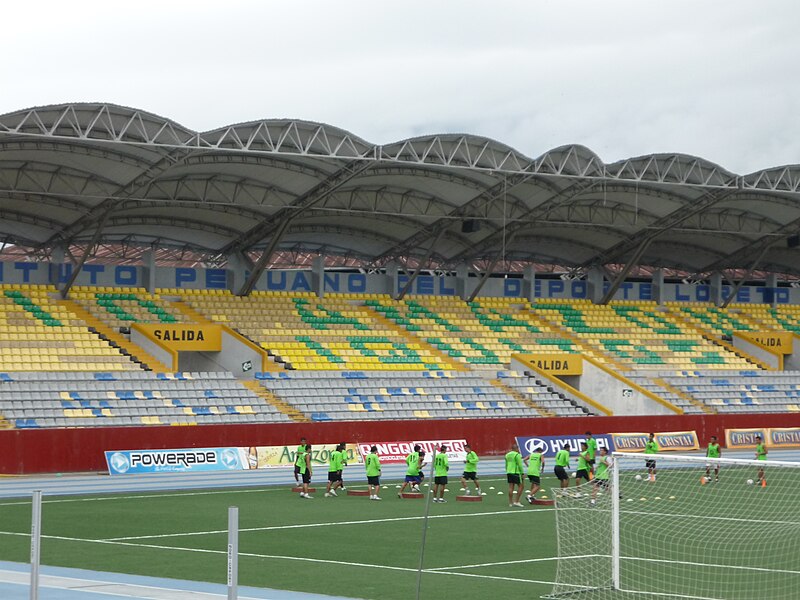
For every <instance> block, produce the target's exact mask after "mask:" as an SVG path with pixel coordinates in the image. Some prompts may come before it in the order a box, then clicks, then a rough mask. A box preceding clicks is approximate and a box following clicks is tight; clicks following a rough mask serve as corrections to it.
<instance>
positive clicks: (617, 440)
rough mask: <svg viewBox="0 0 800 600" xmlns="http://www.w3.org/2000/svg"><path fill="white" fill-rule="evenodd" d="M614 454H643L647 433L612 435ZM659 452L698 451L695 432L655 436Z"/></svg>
mask: <svg viewBox="0 0 800 600" xmlns="http://www.w3.org/2000/svg"><path fill="white" fill-rule="evenodd" d="M611 437H612V438H613V440H614V451H615V452H644V445H645V444H646V443H647V440H648V439H649V438H650V434H649V433H612V434H611ZM655 439H656V442H657V443H658V450H659V452H665V451H671V450H699V449H700V442H699V440H698V439H697V432H696V431H666V432H661V433H656V434H655Z"/></svg>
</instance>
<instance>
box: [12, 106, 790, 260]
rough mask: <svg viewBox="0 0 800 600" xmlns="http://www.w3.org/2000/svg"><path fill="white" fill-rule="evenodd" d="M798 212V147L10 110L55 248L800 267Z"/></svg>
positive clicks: (204, 255) (26, 220) (25, 244)
mask: <svg viewBox="0 0 800 600" xmlns="http://www.w3.org/2000/svg"><path fill="white" fill-rule="evenodd" d="M468 221H471V222H472V223H468V224H467V226H466V227H464V223H465V222H468ZM470 225H473V226H474V227H472V229H473V231H471V232H470ZM798 231H800V166H798V165H793V166H787V167H776V168H772V169H766V170H763V171H758V172H756V173H751V174H749V175H737V174H735V173H731V172H730V171H727V170H725V169H724V168H722V167H720V166H719V165H716V164H714V163H711V162H709V161H707V160H704V159H702V158H698V157H694V156H687V155H684V154H654V155H649V156H641V157H636V158H630V159H626V160H621V161H618V162H614V163H610V164H606V163H604V162H603V161H602V160H601V159H600V158H599V157H598V156H597V155H596V154H595V153H594V152H592V151H591V150H589V149H588V148H586V147H583V146H577V145H574V146H562V147H560V148H555V149H553V150H550V151H548V152H546V153H545V154H543V155H542V156H539V157H538V158H529V157H527V156H525V155H523V154H522V153H520V152H518V151H516V150H514V149H513V148H510V147H508V146H506V145H504V144H502V143H500V142H498V141H495V140H492V139H487V138H483V137H478V136H473V135H457V134H446V135H426V136H421V137H417V138H413V139H408V140H403V141H399V142H395V143H391V144H374V143H371V142H367V141H365V140H363V139H361V138H359V137H358V136H356V135H353V134H352V133H350V132H348V131H344V130H342V129H338V128H336V127H332V126H329V125H324V124H320V123H312V122H308V121H297V120H290V119H270V120H263V121H253V122H249V123H240V124H237V125H227V126H224V127H220V128H219V129H214V130H212V131H206V132H197V131H193V130H191V129H189V128H187V127H184V126H182V125H180V124H178V123H176V122H175V121H171V120H169V119H166V118H164V117H160V116H158V115H154V114H152V113H148V112H145V111H142V110H137V109H133V108H127V107H123V106H116V105H110V104H62V105H54V106H45V107H40V108H33V109H26V110H21V111H18V112H13V113H9V114H5V115H2V116H0V241H5V243H6V244H11V245H13V246H14V247H15V248H18V249H19V248H22V249H24V250H25V252H27V253H29V255H31V256H36V257H39V258H44V257H46V256H48V255H49V254H50V253H51V252H52V251H53V250H54V249H59V248H60V249H61V250H62V251H66V252H67V255H68V256H70V257H71V258H72V259H73V260H75V261H76V262H79V261H80V259H81V258H83V256H82V254H80V253H83V252H85V250H86V249H87V248H88V249H89V250H90V252H89V254H88V255H87V257H89V258H91V257H94V256H95V255H97V254H98V253H100V252H101V249H103V248H105V249H108V248H114V247H117V248H119V247H122V248H138V249H140V250H141V249H142V248H156V249H158V251H159V252H172V253H173V255H174V253H189V254H191V255H193V256H197V257H199V259H200V260H202V261H205V262H213V263H216V264H224V262H225V261H226V259H227V257H228V256H229V255H231V254H233V253H240V254H241V255H243V256H245V257H246V258H247V260H250V261H252V262H254V263H255V264H256V266H257V267H264V266H269V265H272V264H275V262H276V257H277V256H279V255H285V254H286V253H287V252H288V253H295V255H296V256H300V255H303V256H306V257H307V256H309V255H316V254H320V253H322V254H324V255H326V256H327V257H329V258H330V257H338V258H339V260H340V262H339V263H335V264H353V265H358V266H361V267H363V268H380V267H382V266H385V265H386V264H387V263H389V262H392V261H394V262H398V263H399V264H401V265H404V266H411V267H416V266H422V267H425V268H430V269H436V270H451V269H454V268H456V266H457V265H459V264H462V263H466V264H469V265H472V266H473V267H477V268H479V269H485V270H493V269H498V268H503V267H504V268H508V265H509V264H510V263H511V262H513V263H514V264H521V263H529V262H532V263H537V264H542V263H544V264H556V265H563V266H565V267H566V268H569V269H573V270H574V272H575V273H576V274H577V273H581V272H584V271H585V269H587V268H589V267H592V266H604V267H607V268H609V267H612V266H613V267H614V268H616V269H617V270H619V266H620V265H627V266H629V267H634V266H645V267H654V268H655V267H663V268H668V269H675V270H679V271H682V272H686V273H697V274H703V273H708V272H711V271H714V270H723V269H738V270H740V271H741V270H744V271H747V272H748V273H749V272H751V271H753V270H754V269H758V270H759V271H773V272H779V273H787V274H793V275H798V274H800V249H798V248H789V247H788V246H789V244H787V240H788V239H789V238H790V237H791V236H793V235H795V234H797V233H798ZM76 254H79V255H76ZM164 256H166V255H164ZM0 257H2V255H0ZM347 261H350V262H347ZM626 274H627V271H626Z"/></svg>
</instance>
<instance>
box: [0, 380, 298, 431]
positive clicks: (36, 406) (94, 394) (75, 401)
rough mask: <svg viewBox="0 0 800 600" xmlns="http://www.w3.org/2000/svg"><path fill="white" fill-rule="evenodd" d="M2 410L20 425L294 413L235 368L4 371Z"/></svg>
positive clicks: (281, 417) (240, 418)
mask: <svg viewBox="0 0 800 600" xmlns="http://www.w3.org/2000/svg"><path fill="white" fill-rule="evenodd" d="M2 375H5V377H0V381H2V383H0V414H2V415H3V416H5V418H6V419H7V420H9V421H11V422H12V423H14V424H15V426H16V427H18V428H30V427H89V426H125V425H187V424H189V425H193V424H211V423H217V424H221V423H254V422H260V423H277V422H286V421H289V420H290V418H289V417H288V416H286V415H285V414H283V413H282V412H280V411H279V410H278V409H277V408H276V407H275V406H273V405H272V404H269V403H268V402H266V401H265V400H264V399H263V398H261V397H259V395H257V394H256V393H254V392H253V391H251V390H249V389H247V388H246V387H244V386H243V385H242V384H241V383H240V382H238V381H237V380H236V379H234V378H233V375H231V374H230V373H194V374H184V373H179V374H158V375H156V374H153V373H146V372H141V375H140V376H138V377H129V375H130V374H128V373H124V372H123V373H94V374H92V375H94V377H89V376H87V375H88V374H86V373H80V374H76V373H70V374H68V375H73V376H74V375H80V377H69V378H67V377H59V375H61V374H59V373H48V374H47V375H48V377H47V378H46V379H44V378H42V379H33V378H31V377H29V375H31V374H29V373H26V374H22V375H24V376H23V377H19V375H18V374H9V373H5V374H2Z"/></svg>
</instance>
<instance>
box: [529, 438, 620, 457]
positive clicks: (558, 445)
mask: <svg viewBox="0 0 800 600" xmlns="http://www.w3.org/2000/svg"><path fill="white" fill-rule="evenodd" d="M593 437H594V439H596V440H597V449H598V450H600V448H606V449H607V450H608V451H609V452H613V450H614V446H613V441H612V439H611V436H610V435H608V434H601V435H595V436H593ZM585 441H586V436H585V435H542V436H517V444H519V452H520V454H522V456H530V454H531V452H534V451H535V452H544V455H545V456H555V455H556V452H558V451H559V450H561V449H562V448H566V449H567V450H569V452H570V454H578V452H580V450H581V442H585Z"/></svg>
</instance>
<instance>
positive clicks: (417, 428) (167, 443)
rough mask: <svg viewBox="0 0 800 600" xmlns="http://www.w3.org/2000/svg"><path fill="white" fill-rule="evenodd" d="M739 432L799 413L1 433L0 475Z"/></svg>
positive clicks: (781, 422) (497, 450) (789, 423)
mask: <svg viewBox="0 0 800 600" xmlns="http://www.w3.org/2000/svg"><path fill="white" fill-rule="evenodd" d="M746 427H800V414H795V413H783V414H755V415H752V414H751V415H743V414H725V415H685V416H681V415H673V416H649V417H572V418H552V419H544V418H535V419H451V420H444V421H438V420H437V421H434V420H430V421H428V420H419V421H372V422H368V423H367V422H363V421H359V422H352V421H347V422H327V423H289V424H280V425H203V426H196V427H155V426H151V427H87V428H83V429H38V430H37V429H22V430H18V429H12V430H5V431H0V473H8V474H12V473H13V474H23V473H56V472H61V473H65V472H72V471H105V470H106V463H105V457H104V455H103V452H104V451H105V450H144V449H165V448H203V447H212V448H213V447H218V446H272V445H275V446H278V445H285V444H296V443H297V441H298V440H299V439H300V437H303V436H304V437H306V438H308V440H309V442H310V443H311V444H315V443H336V442H340V441H347V442H391V441H403V440H412V439H420V440H425V439H437V438H438V439H460V438H466V439H467V440H469V442H470V443H471V444H472V446H473V447H474V448H475V449H476V450H477V451H478V453H479V454H482V455H490V454H501V453H504V452H506V451H507V448H508V446H509V444H510V443H511V441H512V439H513V438H514V437H515V436H518V435H569V434H576V433H578V434H580V433H583V432H585V431H592V432H594V433H596V434H599V433H612V432H613V433H623V432H649V431H683V430H695V431H697V434H698V435H699V436H700V440H701V444H702V443H705V441H706V440H707V439H708V438H709V436H711V435H716V436H717V437H719V438H720V441H721V442H723V443H724V440H725V429H735V428H746Z"/></svg>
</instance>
